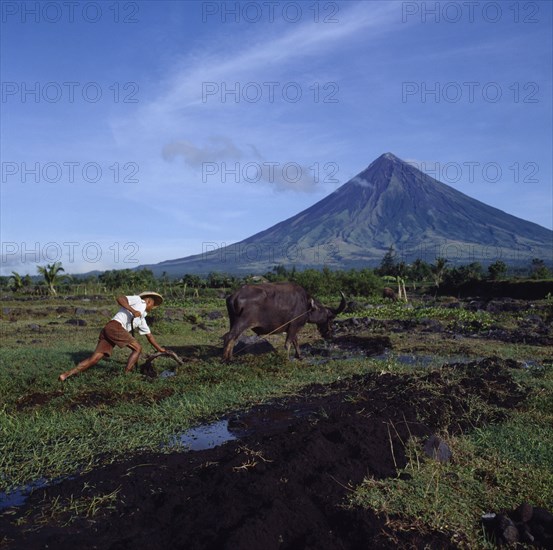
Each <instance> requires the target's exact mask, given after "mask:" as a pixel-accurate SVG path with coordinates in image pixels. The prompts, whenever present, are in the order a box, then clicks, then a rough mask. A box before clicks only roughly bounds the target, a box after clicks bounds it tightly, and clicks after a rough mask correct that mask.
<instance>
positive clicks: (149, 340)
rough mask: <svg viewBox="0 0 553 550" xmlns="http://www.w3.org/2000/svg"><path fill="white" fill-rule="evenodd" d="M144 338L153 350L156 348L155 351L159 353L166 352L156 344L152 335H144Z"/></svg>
mask: <svg viewBox="0 0 553 550" xmlns="http://www.w3.org/2000/svg"><path fill="white" fill-rule="evenodd" d="M146 338H147V339H148V342H150V344H152V346H154V348H156V351H159V352H161V353H163V352H165V351H167V350H166V349H165V348H162V347H161V346H160V345H159V344H158V343H157V342H156V339H155V338H154V335H153V334H152V333H150V334H146Z"/></svg>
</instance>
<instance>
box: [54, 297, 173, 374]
mask: <svg viewBox="0 0 553 550" xmlns="http://www.w3.org/2000/svg"><path fill="white" fill-rule="evenodd" d="M161 302H163V298H162V296H161V295H159V294H158V293H157V292H142V293H141V294H139V295H138V296H119V297H118V298H117V303H118V304H119V305H120V306H121V309H120V310H119V311H118V312H117V313H116V314H115V316H114V317H113V318H112V319H111V321H109V323H108V324H107V325H106V326H105V327H104V328H103V329H102V331H101V332H100V337H99V338H98V345H97V346H96V350H95V351H94V353H93V354H92V355H91V356H90V357H89V358H88V359H84V360H83V361H81V362H80V363H79V364H78V365H77V366H76V367H75V368H74V369H71V370H68V371H67V372H64V373H63V374H60V376H59V379H60V380H61V381H62V382H63V381H64V380H66V379H67V378H69V377H70V376H73V375H74V374H77V373H79V372H83V371H85V370H86V369H88V368H90V367H92V366H94V365H95V364H96V363H98V362H99V361H100V359H102V358H103V357H106V358H107V357H109V356H110V355H111V352H112V351H113V348H114V346H119V347H120V348H124V347H127V348H130V349H131V350H132V351H131V354H130V356H129V359H128V360H127V366H126V368H125V372H130V371H131V370H132V369H133V368H134V366H135V365H136V363H138V358H139V357H140V353H141V351H142V346H141V345H140V344H139V342H138V340H136V339H135V338H134V331H135V330H136V329H138V333H139V334H142V335H144V336H146V338H147V339H148V342H150V344H152V346H154V348H155V349H156V350H157V351H160V352H164V351H165V348H162V347H161V346H160V345H159V344H158V343H157V342H156V340H155V338H154V336H153V334H152V333H151V332H150V327H148V325H147V324H146V315H148V313H149V312H150V311H152V309H154V308H155V307H157V306H159V305H160V304H161ZM129 333H132V334H129Z"/></svg>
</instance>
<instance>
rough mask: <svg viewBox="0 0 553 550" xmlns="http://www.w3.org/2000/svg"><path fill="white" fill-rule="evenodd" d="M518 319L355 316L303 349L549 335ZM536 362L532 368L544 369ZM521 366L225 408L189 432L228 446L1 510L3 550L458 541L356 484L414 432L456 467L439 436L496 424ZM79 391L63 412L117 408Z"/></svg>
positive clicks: (435, 374) (68, 483)
mask: <svg viewBox="0 0 553 550" xmlns="http://www.w3.org/2000/svg"><path fill="white" fill-rule="evenodd" d="M525 319H526V321H523V322H522V323H518V324H517V325H516V326H512V327H494V326H491V327H490V326H486V327H478V326H476V327H475V326H456V327H455V330H454V331H451V330H450V329H449V328H448V327H446V326H445V324H443V323H440V322H439V321H435V320H429V319H423V320H421V321H416V322H413V321H404V320H390V321H381V320H375V319H371V318H369V317H362V316H361V317H355V318H350V319H346V320H342V321H339V322H338V323H337V331H336V338H335V340H334V343H333V344H332V346H322V345H320V344H318V343H317V342H312V343H309V342H308V343H305V344H304V346H303V351H304V353H305V355H306V359H305V361H307V362H309V361H312V362H313V361H321V362H324V361H329V360H332V358H333V357H336V356H339V357H341V358H344V357H346V358H347V357H348V356H352V355H353V356H356V357H358V356H360V355H361V356H364V357H377V356H383V354H384V355H385V354H386V353H387V352H389V351H390V349H391V347H392V346H393V344H392V342H391V340H390V337H389V336H388V334H393V333H398V334H399V333H406V332H411V335H413V334H415V335H419V336H420V337H421V341H420V344H421V349H425V345H424V342H425V338H430V339H431V338H432V337H438V338H441V339H442V340H443V341H445V340H447V339H449V340H451V341H452V342H454V343H456V342H458V341H459V339H461V340H462V344H463V345H464V346H470V342H469V343H467V341H466V339H465V337H466V336H467V334H469V333H471V331H472V334H478V335H479V338H480V339H481V340H484V341H485V340H486V339H490V340H501V339H502V338H503V339H504V340H505V339H509V340H510V341H513V342H517V341H518V340H521V339H524V338H526V339H527V340H531V343H532V344H534V345H538V346H549V345H550V343H551V342H550V341H549V339H550V338H551V337H552V336H553V334H552V331H551V328H550V326H549V325H548V324H545V323H544V322H543V316H542V317H537V316H534V317H533V318H532V317H530V318H528V316H526V318H525ZM525 323H526V324H525ZM463 331H464V336H462V334H463ZM428 341H429V340H428ZM434 355H435V354H434ZM545 363H547V361H545ZM545 363H544V361H543V360H540V361H538V362H537V363H536V365H538V367H539V368H545V367H550V362H549V363H547V364H545ZM544 365H545V367H544ZM528 368H529V364H528V362H524V361H520V360H513V359H505V358H499V357H494V356H490V357H484V358H479V359H474V358H473V359H471V358H470V357H467V358H465V359H464V360H463V361H458V362H455V361H453V360H452V361H448V362H446V363H444V364H443V365H442V366H441V367H440V368H433V369H430V370H428V371H427V372H426V373H423V374H420V375H418V376H412V375H409V374H401V373H394V372H390V371H386V372H384V371H382V372H372V373H368V374H363V375H357V376H353V377H348V378H346V379H344V380H340V381H337V382H334V383H332V384H328V385H322V384H315V385H313V384H311V385H309V386H307V387H304V388H303V389H302V390H301V391H299V392H298V393H297V394H296V395H295V396H293V397H286V398H280V399H273V400H271V401H270V402H266V403H263V404H261V405H256V406H252V407H250V408H248V409H247V410H243V411H234V412H231V413H228V414H226V415H225V416H224V417H222V418H219V419H218V420H219V421H218V423H217V424H216V426H217V428H213V429H216V430H218V431H219V432H221V433H216V434H215V435H213V434H212V435H209V430H208V431H207V434H208V435H207V436H206V435H205V434H204V435H202V434H201V431H200V432H193V434H194V435H192V436H191V438H190V441H192V440H194V439H198V438H200V439H202V438H204V439H206V441H200V444H199V445H197V446H196V448H201V447H210V446H212V445H213V444H215V442H217V438H218V437H219V438H221V439H223V440H228V441H226V442H225V443H224V444H221V445H217V446H214V447H213V448H203V449H201V450H190V451H188V452H184V453H183V452H173V453H171V452H167V450H166V449H165V450H164V452H159V453H153V452H147V453H137V454H133V455H132V456H130V457H129V458H128V459H124V460H119V461H117V462H115V463H112V464H109V465H107V466H104V467H101V468H97V469H94V470H93V471H89V472H87V473H85V474H82V475H75V476H73V477H71V478H68V479H64V480H62V481H60V482H58V483H57V484H52V485H50V486H47V487H46V488H40V489H36V490H34V492H32V494H30V496H28V498H27V499H26V501H25V504H24V505H22V506H18V507H12V508H7V509H4V510H3V511H0V547H2V548H3V549H4V548H5V549H20V548H25V549H34V548H51V549H75V548H79V549H93V548H98V549H114V550H115V549H131V548H132V549H141V548H144V549H146V548H148V549H154V550H155V549H158V548H159V549H162V548H163V549H166V548H182V549H187V550H189V549H190V550H192V549H198V550H200V549H202V550H219V549H229V550H231V549H232V550H237V549H239V550H249V549H252V550H254V549H255V550H258V549H263V550H272V549H284V550H293V549H297V550H300V549H313V550H325V549H328V550H331V549H332V550H334V549H369V548H370V549H373V548H417V549H418V548H461V547H467V541H466V540H464V538H463V535H462V534H460V533H458V532H457V533H454V532H449V531H448V530H447V529H442V530H440V531H437V530H433V529H432V528H430V527H427V526H426V525H425V524H424V523H423V522H418V523H416V524H415V523H413V522H412V520H410V519H409V518H404V517H399V516H395V515H393V514H392V515H389V514H383V513H381V514H378V513H375V512H373V511H371V510H370V509H367V508H361V507H359V506H352V505H351V503H350V502H349V497H350V495H351V493H352V492H353V490H354V488H355V487H357V486H358V485H359V484H360V483H361V482H362V481H363V479H365V478H371V479H375V480H381V479H386V478H394V477H397V475H398V472H400V471H401V469H402V468H403V467H404V466H405V464H406V462H407V455H406V444H407V442H408V441H409V440H410V439H411V440H413V438H416V439H415V440H416V441H417V442H418V443H417V444H418V445H419V447H420V450H421V455H422V454H424V455H425V456H426V457H427V458H428V459H429V460H442V461H444V462H447V461H450V460H453V461H454V460H455V455H453V456H451V451H450V449H449V448H448V446H447V443H446V442H445V441H443V440H442V439H441V438H440V437H439V436H440V434H444V433H447V434H449V435H450V436H454V435H458V434H463V433H467V432H470V431H473V430H475V429H477V428H479V427H480V426H485V425H489V424H493V423H498V422H501V421H503V420H504V419H505V418H507V417H508V416H509V415H510V413H511V411H513V410H514V409H516V408H517V407H519V406H520V405H521V404H522V403H523V402H524V401H525V399H527V397H528V395H529V391H530V390H529V389H528V388H526V387H525V386H524V385H521V384H520V383H518V382H517V381H516V380H515V377H514V376H513V373H516V372H517V371H520V370H524V369H528ZM150 374H152V373H150ZM154 374H156V373H155V372H154ZM157 374H158V376H159V374H160V373H159V371H158V372H157ZM57 391H59V392H61V390H57ZM172 394H173V392H172V390H171V388H170V387H168V388H166V389H165V390H162V391H159V392H157V393H155V394H153V395H154V397H150V399H151V400H152V399H153V402H158V401H163V400H164V399H166V398H169V397H170V396H171V395H172ZM83 395H84V394H83ZM83 395H81V396H80V397H79V400H75V401H74V402H70V404H69V405H68V406H67V410H69V411H71V410H73V409H77V408H78V407H82V406H90V407H94V406H97V405H98V402H102V405H104V406H105V405H106V404H107V405H108V406H109V405H110V404H111V403H112V401H110V399H107V397H106V395H104V396H103V397H102V396H99V395H97V394H95V393H94V392H92V391H91V392H89V393H88V394H86V395H85V396H84V397H83ZM59 397H60V394H59V393H55V392H52V393H51V394H47V393H46V392H43V393H40V392H37V393H36V394H28V395H27V396H26V397H25V398H24V399H22V400H21V401H20V402H19V403H18V405H17V406H18V407H19V408H20V410H27V409H30V410H36V409H37V408H39V407H40V406H41V405H44V404H46V403H48V402H49V401H50V400H52V399H55V398H59ZM127 397H128V399H129V401H133V400H137V401H138V402H140V400H141V399H142V397H141V396H140V395H134V394H129V395H128V396H127ZM120 398H121V396H119V399H120ZM106 399H107V401H106ZM113 399H115V398H113ZM476 402H477V403H478V406H477V407H476V406H475V403H476ZM223 432H224V433H223ZM189 437H190V436H189ZM192 448H195V447H194V445H192ZM401 476H408V474H405V473H402V474H401ZM77 502H78V503H79V504H76V503H77ZM74 503H75V504H74ZM83 503H84V504H83ZM79 506H80V507H79ZM83 506H84V508H85V509H83ZM87 507H88V508H87ZM91 508H95V509H94V513H90V511H91ZM96 508H97V511H96ZM540 510H541V509H540ZM543 513H544V514H547V510H543ZM513 517H514V516H513ZM536 517H537V516H536ZM548 517H549V516H547V515H546V516H545V519H544V523H543V525H541V524H540V526H539V529H537V530H535V531H533V532H532V533H533V534H532V538H533V542H534V544H536V545H538V546H540V545H541V547H543V548H553V518H552V521H551V522H549V523H547V522H548V521H549V520H548ZM528 529H530V528H528ZM540 529H541V530H540ZM529 532H530V531H529Z"/></svg>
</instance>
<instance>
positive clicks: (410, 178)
mask: <svg viewBox="0 0 553 550" xmlns="http://www.w3.org/2000/svg"><path fill="white" fill-rule="evenodd" d="M391 245H393V246H394V248H395V250H396V253H397V255H398V258H401V259H403V260H404V261H406V262H410V261H413V260H415V259H417V258H420V259H422V260H425V261H427V262H433V261H435V259H436V257H440V256H441V257H445V258H447V259H448V260H449V261H450V262H452V263H469V262H473V261H477V262H482V263H484V264H485V263H489V262H493V261H495V260H496V259H501V260H503V261H505V262H506V263H521V262H524V263H529V262H530V260H531V259H532V258H541V259H543V260H545V261H546V262H551V263H553V231H551V230H549V229H546V228H545V227H541V226H539V225H537V224H535V223H532V222H529V221H526V220H523V219H521V218H517V217H515V216H512V215H510V214H507V213H505V212H503V211H501V210H498V209H497V208H493V207H492V206H488V205H486V204H484V203H482V202H480V201H477V200H475V199H472V198H470V197H468V196H467V195H464V194H463V193H461V192H459V191H457V190H455V189H453V188H451V187H449V186H448V185H445V184H444V183H441V182H439V181H437V180H435V179H434V178H431V177H430V176H428V175H426V174H424V173H423V172H421V171H420V170H418V169H417V168H415V167H413V166H411V165H410V164H408V163H406V162H404V161H402V160H401V159H399V158H398V157H396V156H395V155H393V154H391V153H386V154H384V155H382V156H380V157H379V158H377V159H376V160H375V161H374V162H373V163H372V164H371V165H370V166H369V167H368V168H367V169H365V170H364V171H363V172H361V173H360V174H358V175H357V176H355V177H354V178H352V179H351V180H350V181H348V182H347V183H345V184H344V185H342V186H341V187H340V188H338V189H337V190H336V191H335V192H334V193H332V194H330V195H328V196H327V197H325V198H324V199H322V200H321V201H319V202H317V203H316V204H314V205H313V206H311V207H310V208H307V209H306V210H304V211H302V212H300V213H299V214H296V215H295V216H293V217H291V218H289V219H287V220H285V221H283V222H280V223H278V224H276V225H274V226H272V227H270V228H268V229H266V230H265V231H262V232H260V233H257V234H255V235H253V236H251V237H249V238H247V239H245V240H243V241H240V242H239V243H236V244H233V245H230V246H227V247H225V248H220V249H217V250H212V251H206V252H205V254H198V255H194V256H188V257H186V258H180V259H176V260H169V261H165V262H161V263H159V264H154V265H148V266H142V267H147V268H149V269H152V270H153V271H154V273H156V274H159V273H162V272H163V271H165V272H167V273H168V274H169V275H182V274H184V273H208V272H210V271H225V272H228V273H260V272H264V271H267V270H269V269H270V268H271V267H272V266H274V265H277V264H282V265H285V266H288V267H292V266H294V265H295V266H296V267H297V268H306V267H314V268H322V267H323V266H325V265H326V266H328V267H330V268H336V269H338V268H339V269H347V268H352V267H372V266H376V265H378V264H379V263H380V261H381V260H382V257H383V256H384V254H385V253H386V251H387V250H388V249H389V247H390V246H391Z"/></svg>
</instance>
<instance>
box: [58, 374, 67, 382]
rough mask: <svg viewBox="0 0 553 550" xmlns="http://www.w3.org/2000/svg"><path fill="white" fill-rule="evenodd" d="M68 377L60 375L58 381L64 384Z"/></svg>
mask: <svg viewBox="0 0 553 550" xmlns="http://www.w3.org/2000/svg"><path fill="white" fill-rule="evenodd" d="M68 376H69V375H68V374H60V375H59V378H58V380H59V381H60V382H63V381H64V380H65V379H66V378H67V377H68Z"/></svg>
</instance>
